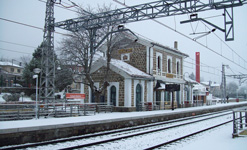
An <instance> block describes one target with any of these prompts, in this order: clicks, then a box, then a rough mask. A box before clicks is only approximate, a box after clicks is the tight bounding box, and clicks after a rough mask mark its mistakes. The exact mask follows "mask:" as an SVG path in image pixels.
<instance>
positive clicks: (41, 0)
mask: <svg viewBox="0 0 247 150" xmlns="http://www.w3.org/2000/svg"><path fill="white" fill-rule="evenodd" d="M38 1H40V2H43V3H46V1H43V0H38ZM63 3H65V2H63ZM65 4H67V5H68V3H65ZM55 6H56V7H59V8H62V9H65V10H68V11H72V12H75V13H78V11H75V10H71V9H69V8H66V7H64V6H63V5H62V6H59V5H55Z"/></svg>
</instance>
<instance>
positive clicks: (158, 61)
mask: <svg viewBox="0 0 247 150" xmlns="http://www.w3.org/2000/svg"><path fill="white" fill-rule="evenodd" d="M157 63H158V70H160V56H158V60H157Z"/></svg>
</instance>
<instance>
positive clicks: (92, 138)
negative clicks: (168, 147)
mask: <svg viewBox="0 0 247 150" xmlns="http://www.w3.org/2000/svg"><path fill="white" fill-rule="evenodd" d="M229 114H231V113H230V112H226V111H224V112H223V113H222V112H218V113H210V114H205V115H200V116H194V117H187V118H182V119H177V120H171V121H165V122H159V123H154V124H149V125H142V126H137V127H132V128H124V129H119V130H114V131H107V132H101V133H96V134H89V135H84V136H78V137H71V138H65V139H59V140H53V141H47V142H40V143H33V144H25V145H18V146H12V147H5V148H2V149H24V148H30V147H35V148H38V147H40V148H42V146H43V148H45V146H47V145H49V144H52V146H54V147H55V148H54V149H78V148H85V147H90V146H96V145H100V144H105V143H110V142H114V141H115V142H117V141H119V140H123V139H129V138H133V137H138V136H142V135H147V134H152V133H155V132H160V131H164V130H169V129H173V128H178V127H181V126H186V125H190V124H195V123H198V122H202V121H206V120H209V119H215V118H219V117H222V116H226V115H229ZM105 136H107V137H105ZM191 136H192V135H191ZM100 139H102V140H100ZM174 142H175V141H174ZM57 143H59V144H57ZM78 143H84V144H78ZM54 144H55V145H54ZM162 144H163V143H161V144H156V145H155V146H159V145H162ZM56 145H57V146H56ZM68 145H74V146H68ZM153 147H154V146H153ZM153 147H150V148H151V149H152V148H153ZM43 148H42V149H43ZM0 149H1V148H0ZM147 149H148V148H147Z"/></svg>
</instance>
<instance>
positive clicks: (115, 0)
mask: <svg viewBox="0 0 247 150" xmlns="http://www.w3.org/2000/svg"><path fill="white" fill-rule="evenodd" d="M113 1H114V2H117V3H118V4H120V5H123V6H125V7H129V6H128V5H125V4H123V3H121V2H119V1H118V0H113ZM150 20H153V21H154V22H156V23H158V24H160V25H162V26H164V27H166V28H168V29H170V30H172V31H174V32H177V33H178V34H180V35H182V36H183V37H185V38H187V39H189V40H191V41H193V42H195V43H197V44H199V45H201V46H202V47H204V48H206V49H208V50H210V51H211V52H213V53H215V54H217V55H219V56H221V57H223V58H225V59H226V60H228V61H230V62H232V63H233V64H235V65H237V66H239V67H241V68H242V69H245V70H247V69H246V68H245V67H242V66H240V65H239V64H237V63H235V62H234V61H232V60H231V59H229V58H227V57H226V56H223V55H222V54H220V53H218V52H216V51H214V50H213V49H212V48H209V47H208V46H206V45H204V44H202V43H200V42H198V41H195V40H194V39H192V38H191V37H189V36H187V35H185V34H183V33H182V32H179V31H177V30H175V29H173V28H171V27H169V26H168V25H166V24H164V23H162V22H160V21H158V20H156V19H150Z"/></svg>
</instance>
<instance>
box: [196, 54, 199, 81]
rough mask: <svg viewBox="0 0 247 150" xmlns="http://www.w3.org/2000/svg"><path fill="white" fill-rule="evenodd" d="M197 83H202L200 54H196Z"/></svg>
mask: <svg viewBox="0 0 247 150" xmlns="http://www.w3.org/2000/svg"><path fill="white" fill-rule="evenodd" d="M196 81H197V82H199V83H200V52H196Z"/></svg>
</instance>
